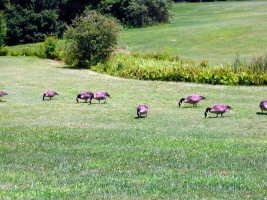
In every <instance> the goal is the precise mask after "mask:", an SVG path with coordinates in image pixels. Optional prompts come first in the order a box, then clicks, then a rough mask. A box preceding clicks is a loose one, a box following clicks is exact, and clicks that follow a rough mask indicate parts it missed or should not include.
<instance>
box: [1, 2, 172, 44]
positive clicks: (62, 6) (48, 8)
mask: <svg viewBox="0 0 267 200" xmlns="http://www.w3.org/2000/svg"><path fill="white" fill-rule="evenodd" d="M86 8H88V9H92V10H97V11H98V12H100V13H102V14H103V15H108V16H113V17H115V18H116V19H117V20H118V21H120V22H121V23H122V24H124V25H126V26H138V27H141V26H147V25H152V24H155V23H165V22H169V20H170V17H171V13H170V12H171V9H172V1H171V0H153V1H148V0H130V1H128V0H127V1H126V0H101V1H95V0H93V1H86V0H61V1H58V0H51V1H49V2H47V1H46V0H38V1H32V0H1V2H0V10H3V12H4V14H5V19H6V22H7V39H6V44H7V45H17V44H27V43H36V42H40V41H44V40H45V38H46V37H47V36H48V35H53V36H56V37H58V38H62V36H63V32H64V31H65V30H66V26H67V25H70V24H71V23H72V20H73V19H75V18H76V17H79V16H80V15H81V14H82V13H83V11H84V10H85V9H86Z"/></svg>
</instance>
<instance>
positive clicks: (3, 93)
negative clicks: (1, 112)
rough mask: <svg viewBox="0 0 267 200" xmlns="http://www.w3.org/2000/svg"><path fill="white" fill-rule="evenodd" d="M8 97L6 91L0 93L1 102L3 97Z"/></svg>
mask: <svg viewBox="0 0 267 200" xmlns="http://www.w3.org/2000/svg"><path fill="white" fill-rule="evenodd" d="M6 95H8V94H7V93H6V92H4V91H0V101H1V97H4V96H6Z"/></svg>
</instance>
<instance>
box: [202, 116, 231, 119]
mask: <svg viewBox="0 0 267 200" xmlns="http://www.w3.org/2000/svg"><path fill="white" fill-rule="evenodd" d="M227 117H230V116H228V115H226V116H224V115H223V116H219V115H218V117H217V116H216V115H215V116H207V117H206V118H210V119H217V118H218V119H219V118H227Z"/></svg>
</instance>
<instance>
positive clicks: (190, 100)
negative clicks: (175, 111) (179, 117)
mask: <svg viewBox="0 0 267 200" xmlns="http://www.w3.org/2000/svg"><path fill="white" fill-rule="evenodd" d="M203 99H205V97H203V96H201V95H198V94H191V95H189V96H188V97H186V98H181V100H180V102H179V107H180V106H181V104H182V103H183V102H185V103H189V104H193V107H195V106H197V103H198V102H200V101H202V100H203Z"/></svg>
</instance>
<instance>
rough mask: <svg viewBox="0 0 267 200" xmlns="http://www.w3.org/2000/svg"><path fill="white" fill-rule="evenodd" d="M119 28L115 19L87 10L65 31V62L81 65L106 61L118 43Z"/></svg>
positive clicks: (86, 65) (85, 65)
mask: <svg viewBox="0 0 267 200" xmlns="http://www.w3.org/2000/svg"><path fill="white" fill-rule="evenodd" d="M119 30H120V29H119V24H118V23H117V22H116V21H115V20H113V19H109V18H107V17H105V16H103V15H101V14H99V13H97V12H96V11H89V10H86V11H85V12H84V13H83V15H82V16H81V17H79V18H76V19H75V20H74V21H73V24H72V26H69V27H68V29H67V31H66V32H65V33H64V38H65V39H66V48H65V51H64V55H65V56H64V60H65V62H66V63H67V64H70V65H75V66H79V67H88V66H89V67H90V66H92V65H95V64H97V63H98V62H106V61H107V60H108V59H109V57H110V55H111V53H112V52H113V51H114V49H115V47H116V45H117V43H118V35H119Z"/></svg>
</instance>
